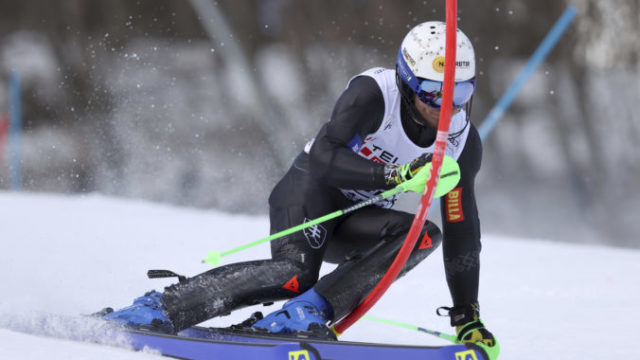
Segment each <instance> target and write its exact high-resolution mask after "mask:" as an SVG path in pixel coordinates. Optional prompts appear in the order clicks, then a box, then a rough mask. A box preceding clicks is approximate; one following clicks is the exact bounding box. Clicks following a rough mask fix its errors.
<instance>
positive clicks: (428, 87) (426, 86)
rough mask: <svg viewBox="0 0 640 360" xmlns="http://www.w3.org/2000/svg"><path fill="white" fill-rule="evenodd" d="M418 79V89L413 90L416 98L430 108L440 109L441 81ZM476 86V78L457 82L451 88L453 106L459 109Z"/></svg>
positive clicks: (467, 100) (469, 97)
mask: <svg viewBox="0 0 640 360" xmlns="http://www.w3.org/2000/svg"><path fill="white" fill-rule="evenodd" d="M418 80H419V81H420V86H419V87H418V90H417V91H416V90H414V91H415V92H416V93H417V94H418V99H420V101H422V102H423V103H425V104H427V105H429V106H431V107H432V108H436V109H440V106H441V105H442V87H443V86H444V84H443V82H442V81H433V80H423V79H418ZM475 88H476V79H475V78H474V79H471V80H467V81H461V82H457V83H456V85H455V86H454V88H453V107H455V108H456V109H460V108H462V107H463V106H464V104H466V103H467V102H469V99H471V96H472V95H473V92H474V90H475Z"/></svg>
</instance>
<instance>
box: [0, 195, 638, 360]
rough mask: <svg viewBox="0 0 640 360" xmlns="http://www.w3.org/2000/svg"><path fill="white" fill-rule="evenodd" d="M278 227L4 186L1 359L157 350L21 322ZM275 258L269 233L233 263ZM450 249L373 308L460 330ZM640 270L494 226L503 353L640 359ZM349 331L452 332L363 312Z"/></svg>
mask: <svg viewBox="0 0 640 360" xmlns="http://www.w3.org/2000/svg"><path fill="white" fill-rule="evenodd" d="M485 216H490V214H485ZM567 226H571V224H567ZM268 229H269V225H268V219H267V218H265V217H252V216H239V215H229V214H224V213H220V212H216V211H197V210H192V209H184V208H175V207H168V206H161V205H157V204H150V203H145V202H139V201H131V200H120V199H111V198H105V197H101V196H97V195H91V196H83V197H63V196H52V195H41V194H39V195H36V194H14V193H0V239H1V240H0V274H1V275H2V280H1V282H0V359H111V360H114V359H115V360H123V359H127V360H128V359H145V358H157V355H154V354H153V353H150V354H139V353H132V352H129V351H126V350H122V349H117V348H110V347H104V346H98V345H91V344H83V343H76V342H71V341H65V340H56V339H51V338H45V337H39V336H35V335H32V334H25V333H24V332H36V330H37V326H38V325H37V324H38V322H37V320H38V319H39V318H41V317H42V314H43V313H54V314H62V315H75V314H87V313H91V312H94V311H96V310H99V309H101V308H102V307H105V306H114V307H121V306H125V305H128V304H129V303H130V301H131V300H132V299H133V298H134V297H136V296H139V295H140V294H142V293H143V292H145V291H147V290H149V289H152V288H155V289H162V287H163V286H166V285H168V284H170V282H171V280H148V279H147V278H146V275H145V274H146V270H148V269H152V268H169V269H172V270H174V271H177V272H179V273H183V274H186V275H193V274H196V273H199V272H202V271H206V270H208V269H209V268H208V267H207V266H205V265H203V264H202V263H201V262H200V259H202V257H203V256H204V254H206V252H207V251H208V250H210V249H218V250H227V249H229V248H231V247H234V246H235V245H237V244H240V243H243V242H247V241H251V240H255V239H258V238H261V237H263V236H264V235H266V234H267V233H268ZM268 256H269V250H268V246H267V245H263V246H260V247H257V248H255V249H251V250H248V251H246V252H244V253H241V254H237V255H233V256H231V257H230V258H228V259H225V260H224V261H225V262H226V263H228V262H233V261H239V260H247V259H257V258H265V257H268ZM441 256H442V255H441V252H439V251H438V252H436V253H435V254H434V255H433V256H432V258H429V259H427V260H426V261H425V262H424V263H423V264H421V265H420V266H418V267H417V268H416V270H414V271H413V272H412V273H411V274H409V275H407V276H406V277H405V278H403V279H401V280H399V281H398V282H397V283H396V284H395V285H394V286H393V287H392V288H391V289H390V290H389V292H388V293H387V294H386V295H385V296H384V297H383V298H382V300H380V302H379V303H378V304H377V305H376V306H375V307H374V308H373V309H372V310H371V312H370V314H372V315H376V316H380V317H386V318H391V319H394V320H397V321H402V322H407V323H413V324H416V325H420V326H424V327H429V328H433V329H436V330H441V331H447V332H451V331H452V330H451V328H450V327H449V326H448V319H445V318H438V317H437V316H436V315H435V308H436V307H438V306H441V305H450V299H449V294H448V289H447V286H446V282H445V279H444V271H443V266H442V259H441ZM330 269H331V268H329V267H328V268H326V269H324V271H325V272H326V271H329V270H330ZM638 273H640V252H639V251H633V250H623V249H613V248H604V247H594V246H576V245H567V244H557V243H550V242H545V241H540V240H523V239H512V238H502V237H498V236H491V235H485V236H484V238H483V254H482V272H481V289H480V302H481V305H482V315H483V320H484V321H485V323H486V324H487V326H489V328H490V329H491V330H492V331H493V332H494V333H495V334H496V335H497V336H498V339H499V341H500V342H501V345H502V356H501V359H519V360H525V359H532V360H533V359H536V360H538V359H597V358H612V359H613V358H625V359H626V358H633V354H635V353H636V350H635V345H634V340H635V339H634V338H633V334H634V333H635V331H634V330H635V328H634V327H633V326H634V323H636V322H637V321H638V319H640V307H639V306H638V304H640V277H639V276H638ZM272 309H274V307H273V306H272V307H271V308H262V307H255V308H250V309H244V310H242V311H238V312H236V313H234V314H233V315H231V316H228V317H224V318H220V319H214V320H212V321H209V322H207V324H212V325H226V324H229V323H233V322H239V321H241V320H243V319H244V318H246V317H247V316H248V314H250V313H251V312H252V311H256V310H262V311H270V310H272ZM343 338H344V339H346V340H364V341H380V342H387V343H410V344H425V345H427V344H442V341H441V340H439V339H435V338H432V337H430V336H428V335H425V334H422V333H418V332H412V331H409V330H405V329H397V328H392V327H390V326H388V325H382V324H378V323H372V322H369V321H365V320H363V321H360V322H359V323H357V324H356V325H354V326H353V327H352V328H351V329H350V330H349V331H348V332H347V333H346V334H344V336H343Z"/></svg>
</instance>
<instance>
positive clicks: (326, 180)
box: [162, 76, 482, 330]
mask: <svg viewBox="0 0 640 360" xmlns="http://www.w3.org/2000/svg"><path fill="white" fill-rule="evenodd" d="M384 106H385V105H384V100H383V96H382V92H381V90H380V88H379V87H378V85H377V83H376V82H375V80H374V79H373V78H370V77H367V76H359V77H356V78H355V79H353V80H352V81H351V83H350V84H349V87H348V88H347V89H346V90H345V91H344V93H343V94H342V95H341V96H340V98H339V99H338V101H337V103H336V106H335V108H334V110H333V113H332V115H331V121H329V122H327V123H326V124H325V125H324V126H323V127H322V128H321V129H320V131H319V133H318V135H317V136H316V138H315V142H314V144H313V146H312V148H311V151H310V153H309V154H307V153H305V152H302V153H301V154H300V155H298V157H297V158H296V159H295V160H294V162H293V165H292V166H291V168H290V169H289V171H288V172H287V173H286V175H285V176H284V177H283V178H282V179H281V180H280V182H279V183H278V184H277V185H276V187H275V188H274V189H273V191H272V193H271V196H270V197H269V206H270V210H269V215H270V220H271V233H272V234H273V233H276V232H279V231H282V230H284V229H287V228H289V227H292V226H295V225H298V224H301V223H303V222H305V221H307V220H311V219H315V218H318V217H320V216H323V215H326V214H328V213H331V212H333V211H336V210H338V209H342V208H345V207H348V206H351V205H353V204H354V203H353V202H352V201H350V200H348V199H347V198H345V196H344V195H343V194H342V193H341V192H340V190H339V188H345V189H361V190H373V189H384V188H387V187H388V186H387V185H386V182H385V179H384V165H382V164H378V163H375V162H372V161H369V160H367V159H365V158H363V157H360V156H359V155H357V154H356V153H355V152H353V151H352V150H351V149H350V148H349V147H348V146H347V144H348V143H349V142H350V141H351V140H352V139H353V138H354V137H355V136H356V134H357V135H359V136H360V138H361V139H364V138H366V135H368V134H371V133H373V132H375V131H376V130H377V129H378V128H379V127H380V124H381V123H382V118H383V115H384ZM401 118H402V125H403V128H404V130H405V132H406V133H407V135H408V136H409V138H410V139H411V140H412V141H413V142H414V143H415V144H416V145H418V146H420V147H428V146H430V145H431V144H432V143H433V142H434V141H435V136H436V129H435V128H431V127H429V126H423V125H420V124H418V123H417V122H415V121H414V120H413V119H412V118H411V117H410V116H409V112H408V110H407V109H406V106H405V105H404V104H403V107H402V109H401ZM481 158H482V145H481V142H480V137H479V135H478V132H477V130H476V129H475V127H473V125H471V128H470V131H469V135H468V137H467V141H466V144H465V146H464V149H463V151H462V154H461V156H460V158H459V159H458V163H459V165H460V170H461V180H460V183H459V184H458V186H457V187H456V189H455V190H454V191H452V192H451V193H450V194H449V195H447V196H446V197H443V198H442V199H441V200H442V201H441V211H442V219H443V233H444V236H443V235H442V234H441V233H440V230H439V229H438V227H437V226H435V225H434V224H433V223H431V222H427V223H426V224H425V227H424V229H423V232H422V234H421V235H420V238H419V241H418V243H417V244H416V247H415V248H414V250H413V252H412V254H411V256H410V257H409V260H408V262H407V264H406V265H405V267H404V269H403V271H402V273H401V275H402V274H404V273H405V272H406V271H408V270H410V269H411V268H413V267H414V266H415V265H417V264H418V263H419V262H420V261H421V260H423V259H424V258H425V257H426V256H427V255H429V254H430V253H431V252H433V250H434V249H435V248H436V247H437V246H438V245H439V244H440V242H442V243H443V253H444V260H445V271H446V275H447V282H448V284H449V289H450V291H451V296H452V299H453V304H454V306H465V305H468V304H472V303H475V302H476V301H477V297H478V275H479V253H480V247H481V245H480V225H479V219H478V212H477V208H476V202H475V195H474V182H475V176H476V174H477V172H478V170H479V169H480V162H481ZM413 217H414V216H413V214H409V213H406V212H401V211H397V210H393V209H384V208H381V207H376V206H372V207H367V208H363V209H360V210H357V211H355V212H352V213H349V214H347V215H345V216H342V217H339V218H337V219H333V220H331V221H327V222H324V223H322V224H319V225H317V226H313V227H310V228H308V229H306V230H304V231H300V232H297V233H294V234H292V235H289V236H286V237H283V238H280V239H278V240H275V241H273V242H272V243H271V253H272V259H269V260H258V261H248V262H242V263H236V264H231V265H226V266H221V267H218V268H215V269H212V270H210V271H207V272H205V273H202V274H200V275H197V276H194V277H192V278H189V279H187V280H186V281H184V282H181V283H179V284H176V285H173V286H170V287H168V288H167V289H166V290H165V292H164V294H163V297H162V302H163V304H164V305H165V307H166V309H167V312H168V314H169V317H170V318H171V320H172V321H173V322H174V325H175V327H176V329H177V330H180V329H183V328H186V327H189V326H192V325H195V324H197V323H199V322H202V321H205V320H207V319H209V318H212V317H215V316H219V315H223V314H227V313H229V312H230V311H232V310H234V309H237V308H240V307H243V306H248V305H253V304H258V303H265V302H271V301H274V300H282V299H287V298H291V297H293V296H296V295H298V294H300V293H302V292H304V291H305V290H307V289H309V288H311V287H312V286H314V285H315V289H316V291H317V292H318V293H319V294H320V295H322V296H323V297H324V298H325V299H326V300H327V301H328V302H329V303H330V304H331V306H332V308H333V319H332V320H334V321H337V320H339V319H340V318H342V317H344V316H345V315H347V314H348V313H349V312H350V311H351V310H352V309H353V308H354V307H355V306H357V305H358V303H359V302H360V301H361V300H362V299H363V298H364V297H365V296H366V295H367V294H368V293H369V292H370V291H371V290H372V289H373V287H374V286H375V284H376V283H377V282H378V281H379V280H380V279H381V278H382V276H383V275H384V273H385V272H386V270H387V269H388V267H389V266H390V264H391V262H392V261H393V259H394V257H395V254H396V253H397V251H398V250H399V249H400V247H401V245H402V242H403V241H404V238H405V236H406V233H407V232H408V230H409V228H410V226H411V223H412V221H413ZM425 235H426V236H425ZM443 237H444V241H442V238H443ZM323 261H327V262H332V263H338V264H341V265H340V266H339V267H338V268H337V269H335V270H334V271H333V272H332V273H330V274H328V275H327V276H325V277H323V278H322V279H320V280H318V277H319V271H320V266H321V264H322V262H323Z"/></svg>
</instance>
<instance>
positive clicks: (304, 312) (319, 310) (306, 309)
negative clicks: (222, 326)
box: [253, 288, 336, 340]
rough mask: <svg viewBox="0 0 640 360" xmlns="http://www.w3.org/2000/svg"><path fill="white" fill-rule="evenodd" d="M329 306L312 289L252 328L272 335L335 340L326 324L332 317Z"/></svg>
mask: <svg viewBox="0 0 640 360" xmlns="http://www.w3.org/2000/svg"><path fill="white" fill-rule="evenodd" d="M332 313H333V311H332V309H331V305H330V304H329V303H328V302H327V300H325V299H324V298H323V297H322V296H320V295H319V294H318V293H317V292H316V291H315V290H314V289H313V288H311V289H310V290H308V291H307V292H305V293H304V294H302V295H300V296H298V297H295V298H293V299H291V300H289V301H287V302H286V303H285V304H284V306H282V309H281V310H278V311H274V312H272V313H271V314H269V315H267V316H266V317H265V318H264V319H261V320H258V321H256V322H255V323H254V324H253V328H254V329H257V330H262V331H265V330H266V331H268V332H269V333H273V334H284V335H303V336H305V337H315V338H321V339H328V340H336V335H335V333H334V332H333V331H332V330H331V329H329V327H328V326H327V323H328V322H329V319H330V318H331V316H332Z"/></svg>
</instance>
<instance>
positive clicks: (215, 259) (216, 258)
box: [202, 186, 403, 266]
mask: <svg viewBox="0 0 640 360" xmlns="http://www.w3.org/2000/svg"><path fill="white" fill-rule="evenodd" d="M402 191H403V188H401V187H400V186H396V187H395V188H393V189H391V190H387V191H385V192H383V193H381V194H379V195H377V196H374V197H372V198H371V199H369V200H366V201H362V202H359V203H357V204H355V205H352V206H350V207H348V208H345V209H342V210H337V211H334V212H332V213H330V214H327V215H325V216H322V217H319V218H316V219H314V220H311V221H307V222H305V223H304V224H300V225H297V226H294V227H291V228H288V229H286V230H282V231H280V232H277V233H275V234H272V235H270V236H267V237H265V238H262V239H260V240H256V241H253V242H250V243H248V244H244V245H241V246H238V247H236V248H233V249H231V250H227V251H225V252H222V253H221V252H219V251H217V250H211V251H209V252H208V253H207V257H206V258H205V259H204V260H202V262H203V263H206V264H209V265H212V266H217V265H218V264H219V263H220V260H221V259H222V257H224V256H227V255H231V254H234V253H237V252H240V251H243V250H246V249H248V248H251V247H254V246H256V245H260V244H262V243H265V242H269V241H272V240H275V239H278V238H281V237H284V236H287V235H291V234H293V233H294V232H297V231H300V230H304V229H306V228H308V227H311V226H314V225H317V224H320V223H323V222H325V221H329V220H331V219H335V218H337V217H339V216H342V215H344V214H347V213H350V212H352V211H356V210H358V209H361V208H363V207H365V206H369V205H373V204H375V203H376V202H378V201H380V200H384V199H386V198H388V197H391V196H393V195H396V194H398V193H400V192H402Z"/></svg>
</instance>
